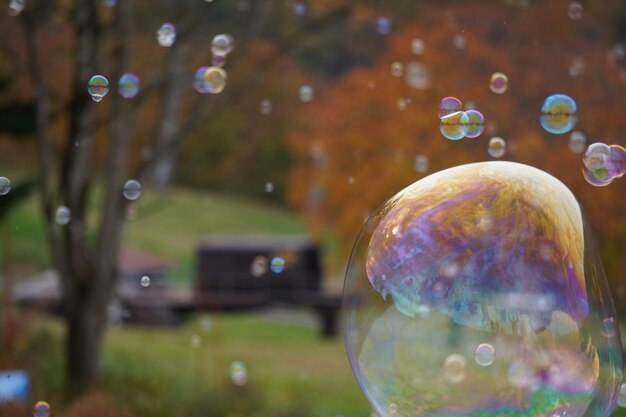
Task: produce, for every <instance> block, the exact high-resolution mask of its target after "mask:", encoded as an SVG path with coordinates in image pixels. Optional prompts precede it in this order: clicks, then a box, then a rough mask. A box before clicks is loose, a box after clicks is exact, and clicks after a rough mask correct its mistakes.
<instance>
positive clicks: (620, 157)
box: [583, 142, 626, 187]
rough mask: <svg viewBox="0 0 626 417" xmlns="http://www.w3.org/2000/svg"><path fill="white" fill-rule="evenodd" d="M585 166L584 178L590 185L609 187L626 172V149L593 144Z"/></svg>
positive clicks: (600, 143) (590, 146)
mask: <svg viewBox="0 0 626 417" xmlns="http://www.w3.org/2000/svg"><path fill="white" fill-rule="evenodd" d="M583 164H584V167H583V177H584V178H585V180H587V182H588V183H589V184H591V185H594V186H596V187H604V186H607V185H609V184H610V183H611V182H613V180H614V179H615V178H621V177H622V176H623V175H624V172H626V149H624V147H622V146H620V145H607V144H606V143H602V142H596V143H593V144H591V145H589V147H588V148H587V151H586V152H585V156H584V157H583Z"/></svg>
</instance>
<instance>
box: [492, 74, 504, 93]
mask: <svg viewBox="0 0 626 417" xmlns="http://www.w3.org/2000/svg"><path fill="white" fill-rule="evenodd" d="M489 88H490V89H491V91H493V92H494V93H496V94H504V93H505V92H506V90H507V89H508V88H509V77H507V76H506V74H504V73H502V72H494V73H493V74H492V75H491V79H490V80H489Z"/></svg>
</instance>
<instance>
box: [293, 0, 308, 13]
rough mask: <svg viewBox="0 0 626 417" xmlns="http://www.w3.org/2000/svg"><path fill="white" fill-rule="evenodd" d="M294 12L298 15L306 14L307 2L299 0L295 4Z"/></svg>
mask: <svg viewBox="0 0 626 417" xmlns="http://www.w3.org/2000/svg"><path fill="white" fill-rule="evenodd" d="M293 14H295V15H296V16H304V15H305V14H306V4H304V3H302V2H301V1H297V2H295V3H294V5H293Z"/></svg>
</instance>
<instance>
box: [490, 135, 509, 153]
mask: <svg viewBox="0 0 626 417" xmlns="http://www.w3.org/2000/svg"><path fill="white" fill-rule="evenodd" d="M505 152H506V142H505V140H504V139H502V138H501V137H499V136H494V137H493V138H491V139H489V145H488V146H487V153H488V154H489V156H491V157H493V158H502V157H503V156H504V153H505Z"/></svg>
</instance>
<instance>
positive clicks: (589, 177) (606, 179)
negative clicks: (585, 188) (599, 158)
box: [583, 167, 613, 187]
mask: <svg viewBox="0 0 626 417" xmlns="http://www.w3.org/2000/svg"><path fill="white" fill-rule="evenodd" d="M583 178H584V179H585V181H587V182H588V183H589V184H591V185H593V186H594V187H606V186H607V185H609V184H610V183H612V182H613V177H611V176H610V175H609V173H608V171H607V170H606V169H597V170H595V171H591V170H589V169H587V168H585V167H583Z"/></svg>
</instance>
